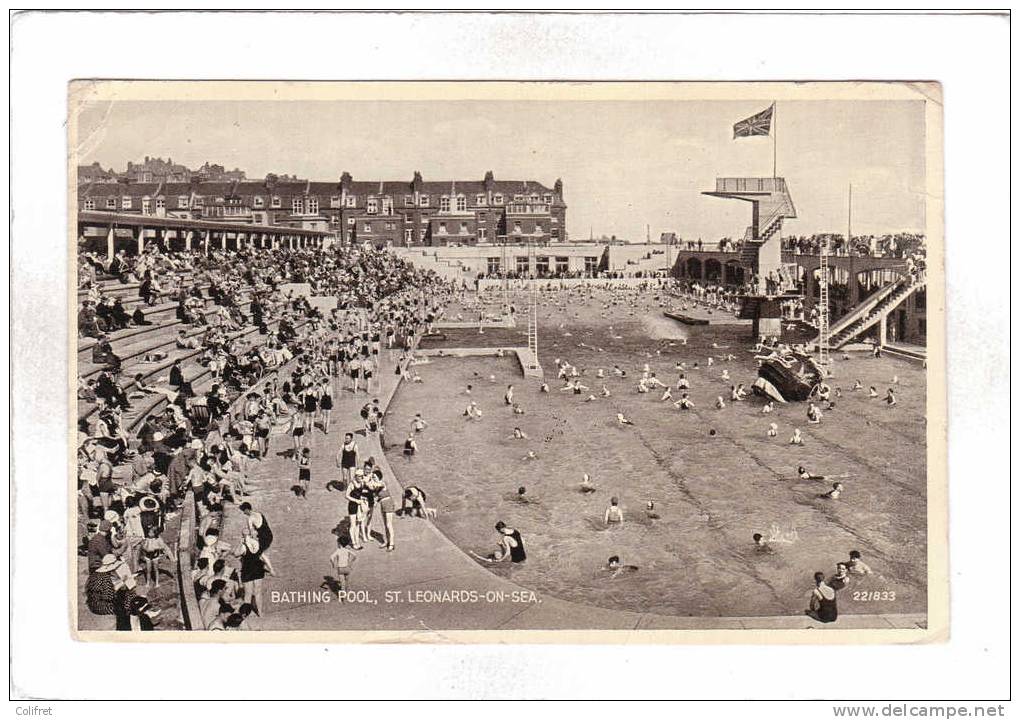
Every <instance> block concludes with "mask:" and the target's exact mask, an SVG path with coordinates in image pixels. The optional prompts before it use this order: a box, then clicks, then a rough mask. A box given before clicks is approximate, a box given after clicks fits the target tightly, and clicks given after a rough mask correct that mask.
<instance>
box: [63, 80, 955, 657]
mask: <svg viewBox="0 0 1020 720" xmlns="http://www.w3.org/2000/svg"><path fill="white" fill-rule="evenodd" d="M69 111H70V116H69V148H70V153H69V176H68V189H69V197H70V203H69V208H70V213H69V218H68V220H69V228H70V233H69V237H68V247H69V252H70V253H71V262H70V268H71V271H70V272H71V273H73V277H72V278H71V280H72V283H71V287H72V291H71V297H69V299H68V303H69V310H70V313H69V316H70V318H71V322H72V323H73V324H74V327H73V328H71V330H72V332H71V333H70V336H71V345H72V347H70V348H69V352H70V353H71V354H70V357H71V359H72V362H71V363H70V366H71V373H72V377H70V378H69V382H70V392H71V393H72V394H73V399H72V400H71V404H72V416H71V419H72V421H73V423H74V424H73V426H72V427H69V428H68V447H69V465H70V472H69V490H68V491H69V493H70V495H71V497H72V498H73V502H71V508H72V516H71V517H69V518H68V523H69V527H70V531H71V538H72V547H70V548H69V556H70V567H69V573H70V578H71V582H70V588H71V596H70V597H69V598H68V605H69V608H70V612H71V614H72V626H73V627H75V628H76V636H77V637H78V638H80V639H84V640H101V641H110V642H112V641H146V640H159V641H166V640H168V639H180V640H190V641H199V642H219V641H228V640H229V641H256V642H262V641H267V640H269V641H279V642H287V641H294V642H299V641H316V642H322V641H343V642H529V643H534V642H548V643H585V642H591V643H596V642H597V643H622V642H628V643H685V642H698V643H712V642H717V643H748V642H754V643H762V642H766V643H767V642H776V643H778V642H782V643H791V642H793V643H798V642H800V643H896V642H923V641H938V640H944V639H946V638H947V637H948V632H949V623H948V575H947V556H948V548H947V532H946V474H945V453H946V406H945V393H946V388H945V331H944V324H945V305H944V298H945V293H944V283H943V207H942V173H943V168H942V99H941V88H940V87H939V86H938V85H937V84H923V83H920V84H919V83H849V82H847V83H794V82H789V83H754V84H752V83H746V84H745V83H663V82H657V83H641V82H633V83H567V82H563V83H558V82H545V83H518V82H502V83H489V82H462V83H461V82H442V83H438V82H422V83H323V82H317V83H301V82H251V83H247V82H198V81H194V82H190V81H189V82H156V81H130V82H127V81H78V82H75V83H72V84H71V86H70V88H69Z"/></svg>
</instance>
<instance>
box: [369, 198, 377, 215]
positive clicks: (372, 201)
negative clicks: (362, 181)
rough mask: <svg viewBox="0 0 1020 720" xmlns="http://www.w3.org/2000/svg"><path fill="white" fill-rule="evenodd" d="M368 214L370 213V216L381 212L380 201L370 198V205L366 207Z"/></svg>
mask: <svg viewBox="0 0 1020 720" xmlns="http://www.w3.org/2000/svg"><path fill="white" fill-rule="evenodd" d="M366 212H368V214H369V215H375V214H376V213H377V212H379V201H378V200H376V199H375V198H369V199H368V205H367V206H366Z"/></svg>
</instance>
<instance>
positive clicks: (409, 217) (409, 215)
mask: <svg viewBox="0 0 1020 720" xmlns="http://www.w3.org/2000/svg"><path fill="white" fill-rule="evenodd" d="M412 220H413V218H412V217H411V213H404V222H406V223H409V222H411V221H412Z"/></svg>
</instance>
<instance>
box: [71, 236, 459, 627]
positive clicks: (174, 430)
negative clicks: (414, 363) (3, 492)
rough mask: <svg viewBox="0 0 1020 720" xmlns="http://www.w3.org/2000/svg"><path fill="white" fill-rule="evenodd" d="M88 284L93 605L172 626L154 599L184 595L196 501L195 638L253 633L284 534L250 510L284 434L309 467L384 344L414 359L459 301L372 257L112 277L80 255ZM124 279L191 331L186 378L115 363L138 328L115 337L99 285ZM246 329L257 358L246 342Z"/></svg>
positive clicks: (85, 499)
mask: <svg viewBox="0 0 1020 720" xmlns="http://www.w3.org/2000/svg"><path fill="white" fill-rule="evenodd" d="M79 269H80V278H81V282H80V290H81V291H82V294H83V295H85V299H84V300H83V302H82V305H81V309H80V311H79V333H80V335H81V336H83V337H96V338H97V342H96V344H95V348H100V349H99V350H94V351H93V353H92V358H93V361H94V363H95V364H96V365H99V366H100V367H99V369H98V372H94V370H95V368H93V369H92V371H90V373H89V375H90V376H89V377H88V379H87V380H86V379H82V378H80V379H79V390H78V396H79V399H80V401H81V402H82V403H83V404H84V405H85V406H86V407H89V406H94V407H95V411H94V412H92V413H91V414H88V415H84V416H80V417H81V419H80V420H79V428H78V430H79V433H78V453H77V460H78V462H77V464H78V498H77V502H78V515H79V524H78V527H79V537H80V539H81V545H80V553H81V554H82V555H83V556H85V557H86V558H87V565H88V571H89V575H88V580H87V582H86V583H85V588H84V599H85V605H86V607H87V608H88V610H89V611H90V612H91V613H93V614H95V615H103V616H107V615H112V616H114V622H115V627H116V629H118V630H151V629H154V628H155V627H157V626H158V625H159V622H160V621H159V616H160V610H159V608H158V607H156V603H155V602H154V601H153V602H150V598H153V599H155V596H154V595H153V592H154V591H155V590H156V589H158V587H159V583H160V579H161V575H162V576H163V577H164V578H165V577H166V576H168V575H169V576H170V577H171V578H172V579H173V582H174V583H176V582H177V581H179V580H184V579H182V578H176V577H175V573H176V567H177V560H178V558H177V556H176V554H177V543H176V538H165V537H164V533H165V532H166V530H167V528H168V526H169V525H170V523H171V521H172V520H173V519H174V518H175V516H179V514H180V513H181V511H182V510H184V509H186V508H184V507H183V502H184V500H185V498H186V497H187V495H188V493H189V491H190V493H191V497H193V498H194V501H195V510H196V526H197V533H196V550H197V552H198V556H197V562H196V564H195V567H194V568H185V570H184V571H185V572H189V571H190V572H191V577H190V578H189V579H188V580H190V584H193V588H194V590H195V592H196V593H197V595H198V597H199V611H200V612H199V614H200V616H201V617H199V618H191V621H192V626H193V627H199V628H204V629H253V628H254V627H256V626H257V617H258V613H259V595H260V586H261V579H262V577H264V576H265V574H267V573H271V572H272V565H271V563H270V561H269V559H268V557H267V556H266V554H265V553H266V551H267V550H268V549H269V545H270V544H271V542H272V531H271V530H269V523H268V520H267V519H266V518H264V516H262V515H261V513H259V512H257V511H255V510H253V509H252V508H251V503H250V502H247V500H246V498H247V497H248V496H249V495H250V493H251V491H252V489H253V487H254V485H253V482H252V480H251V478H250V471H251V470H252V468H253V463H258V462H260V461H261V460H262V458H264V457H265V456H266V454H267V452H268V451H269V442H270V437H271V436H272V435H274V434H284V433H285V434H287V435H289V436H290V437H289V438H288V443H290V442H293V443H294V452H297V451H298V450H299V448H300V446H301V442H300V436H301V435H302V434H304V433H306V432H314V430H315V427H316V424H315V418H322V417H323V414H324V413H325V414H326V416H328V410H329V409H331V408H332V404H333V399H332V388H333V387H334V383H335V382H336V381H337V379H338V378H341V377H349V376H350V375H351V373H352V372H353V368H354V367H357V375H358V376H360V377H361V378H363V379H364V380H365V382H366V383H368V382H369V379H370V378H371V376H372V371H373V368H375V369H377V363H378V360H377V356H378V353H379V350H380V347H381V346H382V343H383V342H384V339H385V346H386V347H387V348H388V349H390V350H391V351H394V349H395V348H399V347H406V348H407V349H409V348H410V346H411V343H412V338H413V337H415V336H416V335H417V334H418V333H420V332H421V331H422V329H423V328H424V327H425V326H426V325H427V323H429V322H431V320H432V319H433V317H434V313H435V312H437V311H438V303H440V302H441V301H442V299H443V298H444V293H445V292H447V291H448V290H449V288H448V287H447V286H446V285H445V284H443V283H442V282H441V281H440V280H439V278H438V277H437V276H436V275H435V274H434V273H431V272H426V271H422V270H418V269H416V268H414V267H413V266H412V265H410V264H408V263H405V262H403V261H401V260H399V259H397V258H395V257H394V256H392V255H389V254H387V253H383V252H377V251H375V250H372V249H370V248H368V247H337V248H331V249H299V250H288V249H281V250H256V249H242V250H240V251H238V252H226V251H217V252H212V253H209V254H208V255H207V254H205V253H199V252H182V253H166V252H163V251H161V250H160V249H159V248H158V247H156V246H155V245H152V246H150V247H148V248H146V250H145V251H144V252H142V253H141V254H140V255H138V256H134V257H130V256H127V255H126V254H118V255H117V256H115V257H114V258H113V259H112V260H111V261H110V262H109V263H104V262H102V261H101V260H100V259H99V258H97V257H96V256H94V255H92V254H90V253H82V254H81V256H80V259H79ZM103 276H105V278H104V277H103ZM111 277H112V278H116V279H117V280H118V281H119V282H120V283H122V284H127V283H133V282H138V283H139V302H138V306H139V307H141V306H142V305H146V306H149V305H151V304H155V303H157V302H158V301H159V299H160V298H161V297H168V298H169V299H170V300H169V302H175V303H176V311H175V320H176V321H179V323H180V325H181V326H182V327H180V328H179V329H178V330H177V336H176V339H175V340H174V345H175V346H176V348H178V349H179V350H181V351H183V353H182V357H183V358H185V362H184V363H182V361H181V358H177V359H176V360H173V361H169V368H168V369H169V374H168V376H167V377H160V378H158V380H156V382H155V383H154V384H151V385H150V384H147V383H146V382H145V379H144V378H145V375H144V374H143V373H134V374H133V375H132V374H131V373H127V374H125V373H124V368H123V364H122V363H121V361H120V359H119V358H117V356H116V353H115V352H114V351H113V349H112V347H111V341H116V338H115V337H111V335H112V334H116V333H117V331H118V330H122V329H124V328H127V327H131V326H132V325H133V324H136V323H133V322H119V321H118V322H110V321H109V320H107V316H106V315H105V313H104V316H103V317H101V316H100V314H99V313H96V312H95V307H96V306H97V305H104V306H105V305H108V304H109V305H114V304H116V303H117V302H118V298H116V297H114V298H113V299H112V300H111V299H110V297H109V296H108V295H110V294H111V293H109V289H110V283H109V282H107V283H102V282H101V280H102V279H106V280H107V281H109V279H110V278H111ZM289 283H308V284H310V286H311V292H312V294H313V295H318V296H328V297H331V298H336V307H335V309H333V310H332V311H328V312H327V313H325V314H324V313H323V312H321V311H320V310H318V309H317V308H315V307H313V306H312V305H311V304H310V303H309V301H308V299H307V298H306V297H304V296H291V295H288V294H285V293H284V291H283V290H282V289H281V287H280V286H281V285H284V284H289ZM143 285H144V287H145V293H146V294H145V295H143V294H142V286H143ZM113 287H116V284H114V285H113ZM90 311H92V312H90ZM108 317H109V318H111V319H113V318H114V317H115V316H114V315H113V314H110V315H109V316H108ZM120 319H121V320H123V318H122V317H121V318H120ZM143 319H144V318H143ZM246 328H247V329H249V332H248V334H250V335H252V336H253V337H254V338H255V340H254V342H253V343H249V342H247V341H244V340H242V339H241V338H239V337H237V335H236V334H235V333H236V331H239V330H242V329H246ZM252 331H253V332H252ZM145 359H149V358H145ZM153 360H154V361H155V362H157V363H159V362H160V361H163V365H160V366H159V367H165V366H166V365H167V362H168V361H167V360H166V358H165V357H164V358H159V357H157V358H154V359H153ZM143 362H144V360H143ZM189 374H190V375H191V377H190V378H189ZM199 376H201V377H202V378H203V380H202V382H201V383H198V382H196V380H197V378H198V377H199ZM164 401H165V402H164ZM135 405H139V406H140V407H138V408H136V407H135ZM161 406H162V410H161V411H160V412H156V411H155V409H156V408H159V407H161ZM313 406H314V407H313ZM125 414H133V415H134V420H133V421H131V422H128V421H127V420H125ZM328 427H329V425H328V421H327V422H326V423H324V425H323V429H324V430H325V431H327V432H328ZM135 428H137V430H135ZM228 506H234V507H235V508H236V509H238V510H240V511H242V512H243V513H244V514H245V516H246V521H245V525H246V531H245V533H244V535H243V540H242V542H241V543H239V544H238V545H237V547H230V546H228V545H227V544H226V543H224V542H223V541H222V540H220V539H219V534H220V531H221V529H222V526H223V522H224V508H225V507H228ZM139 577H141V579H142V582H139ZM190 584H189V590H190V589H191V588H190Z"/></svg>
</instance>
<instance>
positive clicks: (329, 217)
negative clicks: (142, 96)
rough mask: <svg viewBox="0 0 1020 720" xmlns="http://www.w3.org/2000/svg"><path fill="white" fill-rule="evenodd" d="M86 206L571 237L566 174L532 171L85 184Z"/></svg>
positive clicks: (411, 232)
mask: <svg viewBox="0 0 1020 720" xmlns="http://www.w3.org/2000/svg"><path fill="white" fill-rule="evenodd" d="M78 208H79V209H80V210H91V211H105V212H118V213H140V214H143V215H156V216H171V217H172V216H177V217H186V218H195V219H198V218H201V219H218V220H230V221H232V222H249V223H253V224H256V225H290V226H294V227H303V228H307V229H315V230H328V231H332V232H333V233H335V234H336V236H337V237H339V238H342V239H343V240H345V241H347V242H370V243H372V244H374V245H378V246H385V245H393V246H405V247H413V246H422V245H428V246H444V245H453V246H457V245H461V246H463V245H478V244H495V243H503V242H510V243H526V242H533V243H537V244H549V243H560V242H566V241H567V228H566V210H567V206H566V203H564V201H563V183H562V182H561V181H560V180H557V181H556V182H555V183H553V186H552V187H551V188H550V187H547V186H545V185H543V184H542V183H539V182H536V181H533V180H496V179H495V178H494V177H493V174H492V172H491V171H489V172H487V173H486V174H485V177H484V178H483V179H481V180H442V181H425V180H423V179H422V176H421V173H418V172H415V173H414V176H413V177H412V178H411V180H410V181H408V182H401V181H382V180H354V178H352V177H351V175H350V174H349V173H346V172H345V173H343V174H342V175H341V176H340V179H339V180H338V181H336V182H316V181H311V180H300V181H297V180H294V179H292V178H279V177H277V176H274V175H270V176H268V177H267V178H266V179H265V180H258V181H255V180H234V181H229V182H208V181H203V180H201V179H199V178H198V177H197V176H195V175H193V176H192V177H191V179H190V181H189V182H170V181H166V182H148V183H146V182H132V183H119V184H114V183H108V182H90V183H85V184H81V183H80V184H79V187H78Z"/></svg>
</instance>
